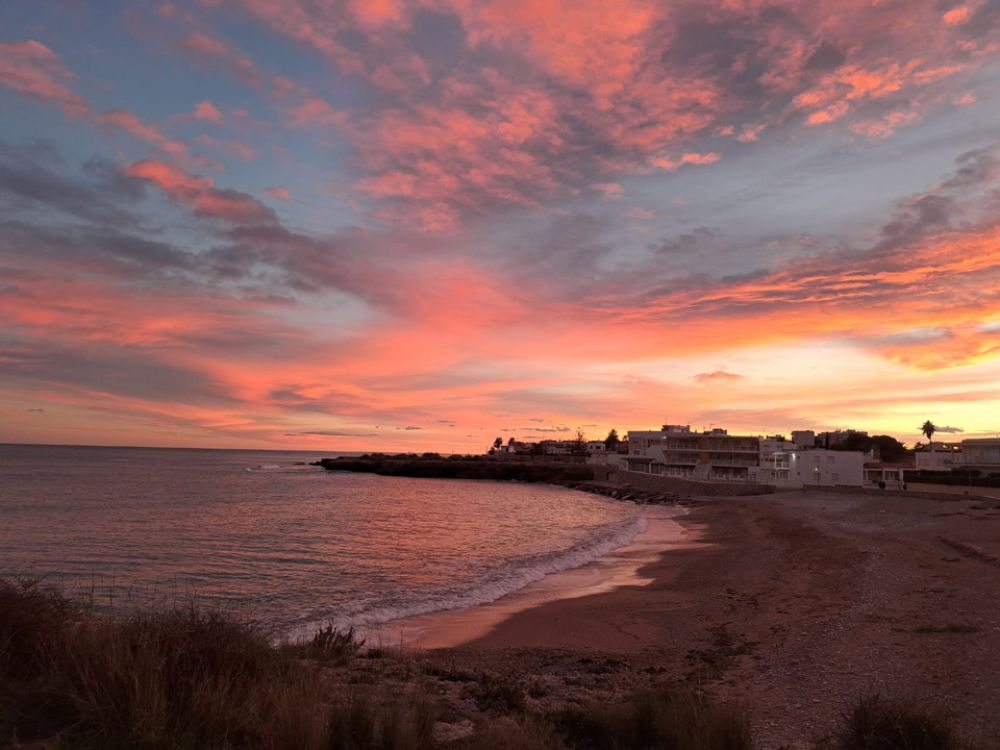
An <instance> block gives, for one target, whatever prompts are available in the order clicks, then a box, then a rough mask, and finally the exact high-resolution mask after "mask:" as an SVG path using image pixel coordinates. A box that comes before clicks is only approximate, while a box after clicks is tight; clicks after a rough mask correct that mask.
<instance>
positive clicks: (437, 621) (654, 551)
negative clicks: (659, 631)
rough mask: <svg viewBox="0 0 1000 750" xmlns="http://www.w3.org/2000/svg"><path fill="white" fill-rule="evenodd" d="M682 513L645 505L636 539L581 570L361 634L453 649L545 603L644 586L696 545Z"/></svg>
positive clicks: (380, 641)
mask: <svg viewBox="0 0 1000 750" xmlns="http://www.w3.org/2000/svg"><path fill="white" fill-rule="evenodd" d="M599 494H603V493H599ZM686 513H687V510H686V509H685V508H682V507H657V506H649V507H648V508H647V509H645V510H644V511H642V512H641V514H640V516H639V517H640V518H642V519H643V520H644V521H645V528H643V529H642V530H641V531H639V532H638V533H637V534H636V535H635V537H633V538H632V539H631V540H630V541H629V542H628V543H627V544H625V545H623V546H620V547H616V548H614V549H612V550H609V551H608V552H605V553H603V554H601V555H599V556H598V557H597V558H595V559H593V560H589V561H587V562H584V563H583V564H582V565H578V566H575V567H571V568H567V569H565V570H560V571H556V572H553V573H548V574H546V575H545V576H544V577H542V578H541V579H539V580H537V581H534V582H532V583H529V584H527V585H526V586H524V587H523V588H520V589H517V590H516V591H512V592H510V593H507V594H504V595H502V596H500V597H499V598H497V599H496V600H494V601H491V602H484V603H481V604H476V605H473V606H471V607H463V608H459V609H453V610H441V611H436V612H430V613H427V614H423V615H417V616H412V617H404V618H401V619H398V620H393V621H390V622H387V623H382V624H380V625H378V626H374V627H372V628H370V629H366V630H365V631H364V635H365V637H367V638H368V639H369V643H375V644H379V645H392V646H400V647H403V648H408V649H420V650H429V649H441V648H453V647H458V646H462V645H465V644H467V643H470V642H472V641H475V640H477V639H479V638H482V637H486V636H488V634H489V633H490V632H492V631H493V630H494V629H496V628H498V627H501V626H502V624H503V623H504V622H505V621H506V620H508V619H510V618H511V617H514V616H516V615H517V614H519V613H521V612H524V611H527V610H531V609H534V608H536V607H540V606H544V605H545V604H549V603H552V602H558V601H562V600H565V599H577V598H581V597H586V596H593V595H595V594H601V593H606V592H610V591H613V590H616V589H618V588H621V587H625V586H640V587H641V586H644V585H647V584H649V583H651V582H652V581H653V579H652V578H650V577H647V576H645V575H644V574H643V570H644V569H645V568H646V567H648V566H649V565H650V564H651V563H654V562H656V561H657V560H658V559H659V558H660V556H661V555H662V554H664V553H665V552H669V551H670V550H674V549H681V548H688V547H691V546H693V545H697V544H698V543H699V540H698V539H697V536H696V534H695V532H694V531H693V530H692V529H691V528H689V527H688V526H687V524H685V523H683V518H684V516H685V515H686Z"/></svg>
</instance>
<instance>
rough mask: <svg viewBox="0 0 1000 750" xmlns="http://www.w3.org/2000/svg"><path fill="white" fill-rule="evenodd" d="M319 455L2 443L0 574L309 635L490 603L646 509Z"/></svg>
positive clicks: (577, 555) (581, 554)
mask: <svg viewBox="0 0 1000 750" xmlns="http://www.w3.org/2000/svg"><path fill="white" fill-rule="evenodd" d="M321 455H333V454H329V453H326V454H312V453H294V452H262V451H217V450H173V449H144V448H89V447H49V446H16V445H0V576H33V577H44V578H45V579H46V580H47V581H48V582H49V583H51V584H54V585H56V586H58V587H60V588H62V589H64V590H65V591H67V592H68V593H70V594H72V595H74V596H79V597H83V598H86V599H87V600H89V601H90V602H91V603H92V604H93V605H94V606H95V607H96V608H97V609H98V610H122V609H128V608H131V607H141V606H150V605H153V606H163V605H172V604H178V603H181V604H183V603H187V602H189V601H192V600H193V601H196V602H198V603H200V604H204V605H208V606H219V607H224V608H230V609H233V608H235V609H245V610H246V611H247V612H248V613H249V614H250V615H252V616H253V617H256V618H259V619H261V620H264V621H267V622H269V623H273V624H275V625H277V626H278V627H279V628H280V629H281V631H282V632H285V633H288V634H304V633H308V632H309V631H310V630H311V629H312V628H314V627H315V626H317V625H319V624H323V623H326V622H333V623H335V624H337V625H340V626H346V625H348V624H353V625H356V626H360V627H366V626H374V625H378V624H380V623H385V622H390V621H394V620H397V619H400V618H405V617H412V616H415V615H420V614H424V613H429V612H435V611H442V610H449V609H456V608H463V607H469V606H473V605H475V604H480V603H485V602H490V601H494V600H496V599H498V598H499V597H501V596H503V595H505V594H508V593H511V592H513V591H516V590H519V589H521V588H523V587H524V586H526V585H528V584H529V583H532V582H534V581H538V580H540V579H541V578H543V577H544V576H545V575H547V574H549V573H554V572H558V571H561V570H566V569H569V568H573V567H576V566H579V565H582V564H584V563H586V562H588V561H590V560H593V559H596V558H597V557H599V556H601V555H604V554H606V553H608V552H610V551H611V550H613V549H616V548H618V547H621V546H623V545H625V544H627V543H629V542H630V541H631V540H632V539H633V538H634V537H635V536H636V534H638V533H639V532H640V531H641V530H642V529H643V527H644V523H645V521H644V519H643V518H642V517H641V516H640V513H639V509H638V508H637V507H636V506H634V505H631V504H629V503H622V502H618V501H614V500H609V499H605V498H602V497H598V496H594V495H589V494H586V493H582V492H577V491H573V490H569V489H565V488H561V487H553V486H547V485H535V484H516V483H499V482H486V481H464V480H438V479H409V478H398V477H379V476H375V475H371V474H351V473H341V472H327V471H324V470H323V469H321V468H318V467H313V466H308V465H305V464H307V463H308V462H310V461H314V460H316V459H317V458H318V457H320V456H321Z"/></svg>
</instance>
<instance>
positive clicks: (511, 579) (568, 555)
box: [289, 517, 646, 637]
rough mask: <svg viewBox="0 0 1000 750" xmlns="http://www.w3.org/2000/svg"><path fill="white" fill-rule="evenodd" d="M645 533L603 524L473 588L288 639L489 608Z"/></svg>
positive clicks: (310, 628) (366, 613)
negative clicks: (569, 544)
mask: <svg viewBox="0 0 1000 750" xmlns="http://www.w3.org/2000/svg"><path fill="white" fill-rule="evenodd" d="M645 529H646V519H645V518H642V517H637V518H631V519H628V520H626V521H622V522H619V523H614V524H609V525H607V526H603V527H601V528H599V529H597V530H595V531H594V533H593V534H592V535H591V536H590V537H588V538H587V539H586V540H584V541H582V542H579V543H577V544H575V545H574V546H572V547H570V548H569V549H566V550H559V551H553V552H546V553H542V554H538V555H529V556H523V557H518V558H512V559H510V560H508V561H506V562H505V563H503V564H502V565H500V566H499V567H497V568H496V569H494V570H492V571H490V572H488V573H487V574H485V575H484V576H482V577H481V578H480V580H479V581H477V582H476V583H475V584H473V585H471V586H469V587H466V588H464V589H461V590H457V591H439V592H436V593H434V594H431V595H430V596H429V597H427V598H425V599H424V600H422V601H419V602H409V603H406V604H398V605H395V606H385V605H380V606H374V607H372V608H370V609H361V610H359V611H357V612H353V613H350V614H340V615H337V614H334V615H333V616H331V617H328V618H325V619H322V620H315V619H312V618H310V621H309V622H306V623H303V624H301V625H299V626H297V627H295V628H293V629H292V631H291V633H290V634H289V635H291V636H292V637H302V636H307V635H311V634H312V633H313V632H314V631H315V629H316V627H317V626H319V625H325V624H327V623H333V624H334V625H335V626H337V627H340V628H347V627H352V626H353V627H355V628H361V629H363V630H370V629H371V628H373V627H374V626H377V625H383V624H385V623H388V622H393V621H395V620H402V619H405V618H409V617H416V616H419V615H425V614H430V613H431V612H445V611H448V610H455V609H467V608H469V607H475V606H477V605H480V604H489V603H490V602H494V601H496V600H497V599H500V598H501V597H504V596H507V595H508V594H512V593H514V592H515V591H519V590H521V589H523V588H524V587H526V586H528V585H530V584H532V583H535V582H537V581H540V580H542V579H543V578H545V577H546V576H548V575H551V574H553V573H560V572H562V571H565V570H570V569H573V568H579V567H581V566H583V565H586V564H587V563H589V562H592V561H594V560H596V559H598V558H600V557H603V556H604V555H607V554H608V553H610V552H613V551H614V550H616V549H620V548H621V547H625V546H627V545H629V544H630V543H631V542H632V541H633V540H634V539H635V537H636V536H637V535H638V534H640V533H642V532H643V531H644V530H645Z"/></svg>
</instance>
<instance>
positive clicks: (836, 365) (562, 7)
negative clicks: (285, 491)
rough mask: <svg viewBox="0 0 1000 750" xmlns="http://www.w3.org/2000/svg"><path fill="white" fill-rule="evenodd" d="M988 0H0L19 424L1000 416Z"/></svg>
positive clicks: (431, 444) (364, 442) (964, 419)
mask: <svg viewBox="0 0 1000 750" xmlns="http://www.w3.org/2000/svg"><path fill="white" fill-rule="evenodd" d="M998 45H1000V0H969V1H968V2H955V1H953V0H674V1H672V2H665V1H661V2H647V1H646V0H617V1H616V2H607V1H605V2H598V1H595V0H576V1H575V2H557V1H556V0H480V1H476V0H414V1H413V2H403V1H402V0H398V1H397V0H190V1H189V2H147V1H146V0H130V1H128V2H124V1H122V2H119V1H117V0H100V2H98V1H97V0H91V1H90V2H87V1H85V0H63V1H62V2H59V3H39V2H36V0H2V1H0V442H31V443H71V444H101V445H148V446H194V447H245V448H296V449H305V448H309V449H316V450H331V451H332V450H370V449H372V450H442V451H477V452H478V451H481V450H484V449H485V448H486V447H488V446H489V445H490V444H491V443H492V441H493V438H494V437H496V436H497V435H500V436H502V437H503V438H504V439H507V438H509V437H517V438H518V439H521V440H537V439H542V438H571V437H573V436H574V435H575V434H576V431H577V430H582V431H583V432H584V433H585V434H586V435H587V436H588V437H590V438H603V437H604V436H605V435H606V434H607V432H608V430H610V429H611V428H616V429H618V430H619V432H624V431H626V430H628V429H649V428H655V427H657V426H659V425H660V424H662V423H664V422H670V423H681V424H690V425H691V426H692V427H693V428H696V429H697V428H709V427H726V428H728V429H729V430H730V432H732V433H751V434H763V433H769V434H773V433H776V432H780V433H787V432H788V431H790V430H793V429H816V430H825V429H835V428H844V427H852V428H855V429H866V430H869V431H870V432H887V433H890V434H893V435H896V436H897V437H898V438H900V439H902V440H904V441H906V442H911V443H912V442H914V441H915V440H917V439H918V438H919V437H920V426H921V425H922V424H923V422H924V421H925V420H927V419H930V420H932V421H933V422H934V423H935V424H936V425H938V433H937V435H936V438H937V439H956V440H957V439H960V438H964V437H975V436H990V435H995V434H997V432H998V431H1000V86H998V84H997V81H1000V55H998V52H1000V46H998Z"/></svg>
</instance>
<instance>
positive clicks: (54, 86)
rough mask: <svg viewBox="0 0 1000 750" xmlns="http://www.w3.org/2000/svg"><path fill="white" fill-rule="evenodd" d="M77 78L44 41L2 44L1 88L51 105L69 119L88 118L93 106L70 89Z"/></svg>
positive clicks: (0, 63) (0, 50)
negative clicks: (6, 88) (4, 87)
mask: <svg viewBox="0 0 1000 750" xmlns="http://www.w3.org/2000/svg"><path fill="white" fill-rule="evenodd" d="M75 78H76V76H74V75H73V73H72V72H70V71H69V70H68V69H67V68H66V67H65V66H64V65H63V64H62V62H61V61H60V59H59V56H58V55H56V53H55V52H53V51H52V50H51V49H49V48H48V47H46V46H45V45H44V44H42V43H41V42H36V41H34V40H28V41H23V42H0V85H4V86H7V87H8V88H11V89H13V90H14V91H16V92H18V93H19V94H24V95H26V96H31V97H34V98H35V99H40V100H42V101H47V102H51V103H53V104H55V105H56V106H58V107H59V108H60V109H62V111H63V112H64V113H65V114H66V115H67V116H68V117H78V118H79V117H88V116H89V115H90V106H89V105H88V104H87V102H86V100H85V99H84V98H83V97H81V96H80V95H79V94H76V93H74V92H73V91H72V90H71V89H70V88H69V83H70V82H72V81H73V80H75Z"/></svg>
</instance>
